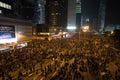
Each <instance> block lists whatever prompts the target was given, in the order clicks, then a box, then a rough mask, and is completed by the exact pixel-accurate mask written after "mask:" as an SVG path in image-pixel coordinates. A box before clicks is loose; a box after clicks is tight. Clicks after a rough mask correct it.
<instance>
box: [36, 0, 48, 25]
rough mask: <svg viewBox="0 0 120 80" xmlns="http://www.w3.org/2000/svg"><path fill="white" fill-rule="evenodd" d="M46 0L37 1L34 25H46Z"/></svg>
mask: <svg viewBox="0 0 120 80" xmlns="http://www.w3.org/2000/svg"><path fill="white" fill-rule="evenodd" d="M45 3H46V2H45V0H35V1H34V5H35V14H34V23H35V24H45Z"/></svg>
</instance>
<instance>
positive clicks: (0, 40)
mask: <svg viewBox="0 0 120 80" xmlns="http://www.w3.org/2000/svg"><path fill="white" fill-rule="evenodd" d="M12 42H17V38H10V39H0V44H6V43H12Z"/></svg>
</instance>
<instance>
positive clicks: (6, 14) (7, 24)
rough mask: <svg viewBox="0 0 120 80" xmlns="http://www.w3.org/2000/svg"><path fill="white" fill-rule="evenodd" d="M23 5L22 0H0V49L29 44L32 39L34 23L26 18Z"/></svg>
mask: <svg viewBox="0 0 120 80" xmlns="http://www.w3.org/2000/svg"><path fill="white" fill-rule="evenodd" d="M26 5H27V4H26ZM23 6H25V5H23V3H22V1H21V0H0V50H3V49H8V48H9V46H12V47H15V46H17V45H20V44H27V42H28V41H29V40H31V38H32V23H31V22H30V21H26V20H24V19H26V17H25V16H24V13H23V10H24V9H23ZM27 13H29V12H27ZM28 15H29V14H28ZM6 43H10V45H7V44H6ZM1 44H4V46H1Z"/></svg>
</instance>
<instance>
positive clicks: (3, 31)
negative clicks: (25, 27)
mask: <svg viewBox="0 0 120 80" xmlns="http://www.w3.org/2000/svg"><path fill="white" fill-rule="evenodd" d="M8 38H15V27H14V26H11V25H0V39H8Z"/></svg>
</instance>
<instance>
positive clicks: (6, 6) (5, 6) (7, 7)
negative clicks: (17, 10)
mask: <svg viewBox="0 0 120 80" xmlns="http://www.w3.org/2000/svg"><path fill="white" fill-rule="evenodd" d="M0 7H3V8H6V9H12V8H11V5H8V4H6V3H3V2H0Z"/></svg>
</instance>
